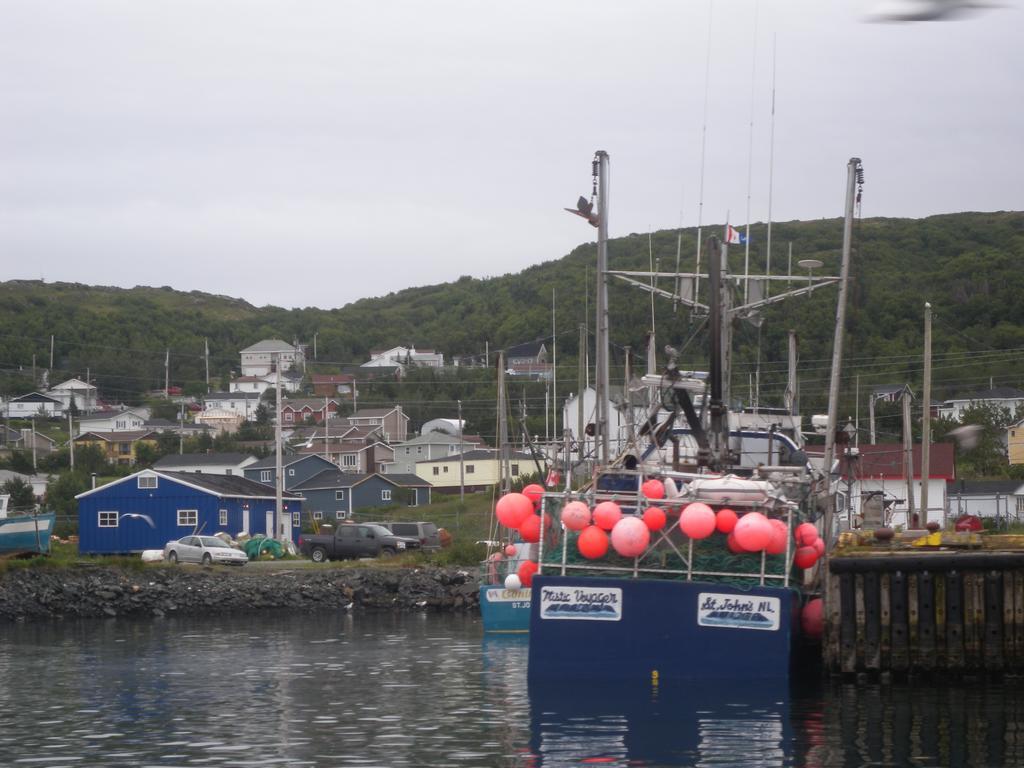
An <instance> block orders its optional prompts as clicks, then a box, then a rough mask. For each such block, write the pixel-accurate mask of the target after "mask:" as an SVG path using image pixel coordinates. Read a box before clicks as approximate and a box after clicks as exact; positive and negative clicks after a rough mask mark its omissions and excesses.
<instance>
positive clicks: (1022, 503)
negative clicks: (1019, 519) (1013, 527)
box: [1017, 496, 1024, 515]
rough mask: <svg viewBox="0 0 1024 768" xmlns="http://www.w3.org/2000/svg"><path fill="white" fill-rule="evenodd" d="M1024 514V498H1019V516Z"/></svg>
mask: <svg viewBox="0 0 1024 768" xmlns="http://www.w3.org/2000/svg"><path fill="white" fill-rule="evenodd" d="M1022 513H1024V496H1018V497H1017V514H1018V515H1020V514H1022Z"/></svg>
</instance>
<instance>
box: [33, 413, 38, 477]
mask: <svg viewBox="0 0 1024 768" xmlns="http://www.w3.org/2000/svg"><path fill="white" fill-rule="evenodd" d="M36 469H37V466H36V417H35V416H33V417H32V474H33V475H34V474H35V473H36Z"/></svg>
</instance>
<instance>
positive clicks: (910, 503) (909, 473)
mask: <svg viewBox="0 0 1024 768" xmlns="http://www.w3.org/2000/svg"><path fill="white" fill-rule="evenodd" d="M902 401H903V473H904V474H905V475H906V477H907V528H911V527H916V526H913V522H912V520H913V517H914V438H913V431H912V426H913V425H912V423H911V421H910V387H904V389H903V397H902Z"/></svg>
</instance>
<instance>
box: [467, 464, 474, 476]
mask: <svg viewBox="0 0 1024 768" xmlns="http://www.w3.org/2000/svg"><path fill="white" fill-rule="evenodd" d="M466 474H467V475H473V474H476V467H474V466H473V465H472V464H467V465H466Z"/></svg>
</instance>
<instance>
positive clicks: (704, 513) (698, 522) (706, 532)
mask: <svg viewBox="0 0 1024 768" xmlns="http://www.w3.org/2000/svg"><path fill="white" fill-rule="evenodd" d="M679 527H680V528H681V529H682V531H683V533H685V534H686V535H687V536H689V537H690V538H691V539H706V538H707V537H708V536H710V535H711V534H712V533H714V530H715V513H714V510H712V509H711V507H709V506H708V505H707V504H702V503H701V502H699V501H695V502H694V503H693V504H687V505H686V509H684V510H683V511H682V513H681V514H680V515H679Z"/></svg>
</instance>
